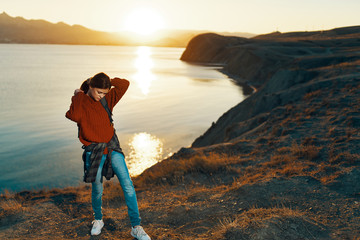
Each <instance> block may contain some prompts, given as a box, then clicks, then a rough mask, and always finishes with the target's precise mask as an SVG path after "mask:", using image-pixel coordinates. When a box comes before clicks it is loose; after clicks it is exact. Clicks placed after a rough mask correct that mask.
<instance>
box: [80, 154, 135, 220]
mask: <svg viewBox="0 0 360 240" xmlns="http://www.w3.org/2000/svg"><path fill="white" fill-rule="evenodd" d="M90 155H91V152H86V163H87V164H88V160H89V157H90ZM106 157H107V155H106V154H104V155H103V156H102V159H101V163H100V165H99V168H98V172H97V175H96V180H95V182H93V183H92V192H91V201H92V208H93V210H94V216H95V219H96V220H100V219H102V217H103V215H102V212H101V205H102V200H101V197H102V194H103V184H102V182H103V181H102V176H101V171H102V168H103V166H104V163H105V160H106ZM111 165H112V168H113V171H114V173H115V175H116V176H117V178H118V179H119V182H120V185H121V188H122V190H123V193H124V196H125V202H126V205H127V208H128V214H129V217H130V222H131V226H133V227H134V226H137V225H140V221H141V219H140V214H139V208H138V204H137V199H136V193H135V189H134V185H133V183H132V181H131V178H130V175H129V171H128V168H127V166H126V163H125V158H124V155H122V154H121V153H119V152H116V151H112V153H111Z"/></svg>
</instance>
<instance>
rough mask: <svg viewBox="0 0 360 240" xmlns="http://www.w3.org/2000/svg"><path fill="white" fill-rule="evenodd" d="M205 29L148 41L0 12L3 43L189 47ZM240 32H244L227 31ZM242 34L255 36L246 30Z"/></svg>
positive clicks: (168, 33)
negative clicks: (188, 44) (193, 39)
mask: <svg viewBox="0 0 360 240" xmlns="http://www.w3.org/2000/svg"><path fill="white" fill-rule="evenodd" d="M205 32H206V31H188V30H162V31H159V32H158V33H157V35H156V36H155V37H154V38H152V39H148V40H144V39H141V38H139V37H136V36H134V35H133V34H131V33H129V32H122V33H109V32H101V31H94V30H91V29H88V28H85V27H83V26H81V25H72V26H70V25H68V24H66V23H63V22H59V23H56V24H54V23H50V22H47V21H45V20H26V19H24V18H22V17H11V16H9V15H8V14H6V13H5V12H3V13H2V14H0V43H43V44H84V45H149V46H163V47H186V45H187V43H188V42H189V40H190V39H191V38H193V37H194V36H196V35H198V34H201V33H205ZM228 34H234V35H239V34H240V35H241V33H228ZM242 36H254V35H253V34H248V33H244V34H243V35H242Z"/></svg>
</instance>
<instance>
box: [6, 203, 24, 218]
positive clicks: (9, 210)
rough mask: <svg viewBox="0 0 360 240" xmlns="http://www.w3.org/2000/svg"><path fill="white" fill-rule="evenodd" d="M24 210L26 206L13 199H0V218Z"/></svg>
mask: <svg viewBox="0 0 360 240" xmlns="http://www.w3.org/2000/svg"><path fill="white" fill-rule="evenodd" d="M25 210H26V207H24V206H23V204H22V203H21V202H19V201H17V200H15V199H5V200H1V201H0V218H3V217H5V216H9V215H14V214H18V213H22V212H23V211H25Z"/></svg>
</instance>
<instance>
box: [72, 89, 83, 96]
mask: <svg viewBox="0 0 360 240" xmlns="http://www.w3.org/2000/svg"><path fill="white" fill-rule="evenodd" d="M79 92H84V91H83V90H81V89H75V91H74V95H76V94H78V93H79Z"/></svg>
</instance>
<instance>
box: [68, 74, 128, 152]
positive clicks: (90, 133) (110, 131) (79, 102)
mask: <svg viewBox="0 0 360 240" xmlns="http://www.w3.org/2000/svg"><path fill="white" fill-rule="evenodd" d="M129 84H130V83H129V81H128V80H126V79H120V78H115V79H113V80H111V86H113V87H112V88H111V89H110V91H109V92H108V93H107V94H106V95H105V98H106V101H107V103H108V106H109V108H110V110H111V111H113V108H114V106H115V105H116V104H117V103H118V102H119V100H120V99H121V98H122V96H124V94H125V92H126V90H127V89H128V87H129ZM65 116H66V117H67V118H68V119H70V120H72V121H74V122H76V123H78V125H79V126H80V131H79V140H80V142H81V143H83V144H84V145H85V146H88V145H90V144H91V143H93V142H95V143H107V142H109V141H110V140H111V138H112V136H113V135H114V127H113V126H112V125H111V123H110V120H109V116H108V114H107V112H106V110H105V108H104V107H103V106H102V105H101V103H100V102H97V101H95V100H94V99H92V98H91V97H90V96H88V95H86V94H85V93H83V92H79V93H77V94H76V95H75V96H73V97H72V98H71V105H70V109H69V111H67V112H66V115H65ZM104 153H105V154H106V153H107V149H106V150H105V152H104Z"/></svg>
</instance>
